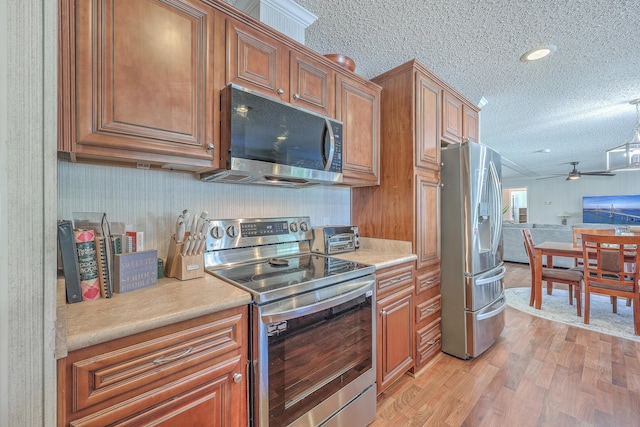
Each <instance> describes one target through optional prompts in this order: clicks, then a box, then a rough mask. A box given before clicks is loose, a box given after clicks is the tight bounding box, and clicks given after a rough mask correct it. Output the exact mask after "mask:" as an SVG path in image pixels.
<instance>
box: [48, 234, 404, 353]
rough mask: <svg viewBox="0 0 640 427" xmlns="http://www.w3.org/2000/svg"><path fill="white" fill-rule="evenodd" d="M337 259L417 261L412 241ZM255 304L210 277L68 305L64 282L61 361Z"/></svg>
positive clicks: (374, 243) (381, 263) (367, 245)
mask: <svg viewBox="0 0 640 427" xmlns="http://www.w3.org/2000/svg"><path fill="white" fill-rule="evenodd" d="M332 256H334V257H336V258H341V259H346V260H349V261H354V262H359V263H362V264H369V265H374V266H375V267H376V269H377V270H380V269H383V268H387V267H392V266H395V265H399V264H403V263H406V262H413V261H415V260H416V255H415V254H412V253H411V242H403V241H396V240H383V239H372V238H366V237H363V238H361V239H360V249H358V250H357V251H355V252H347V253H343V254H337V255H332ZM249 303H251V295H250V294H249V293H248V292H245V291H243V290H242V289H239V288H237V287H235V286H233V285H230V284H229V283H226V282H224V281H223V280H221V279H218V278H216V277H213V276H212V275H210V274H206V273H205V275H204V277H202V278H199V279H192V280H186V281H180V280H177V279H171V278H163V279H160V280H158V283H157V284H156V285H153V286H149V287H146V288H143V289H137V290H135V291H131V292H127V293H123V294H117V293H114V294H113V297H112V298H109V299H105V298H101V299H98V300H96V301H83V302H81V303H75V304H67V303H66V301H65V290H64V279H62V278H59V279H58V301H57V320H56V348H55V355H56V359H59V358H63V357H66V356H67V353H68V352H69V351H74V350H78V349H81V348H85V347H89V346H92V345H95V344H100V343H103V342H106V341H110V340H113V339H116V338H121V337H125V336H128V335H132V334H136V333H140V332H145V331H148V330H151V329H155V328H159V327H163V326H167V325H171V324H174V323H177V322H182V321H185V320H189V319H193V318H196V317H200V316H204V315H207V314H210V313H215V312H218V311H222V310H226V309H228V308H234V307H239V306H241V305H247V304H249Z"/></svg>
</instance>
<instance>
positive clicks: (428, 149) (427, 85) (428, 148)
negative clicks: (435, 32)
mask: <svg viewBox="0 0 640 427" xmlns="http://www.w3.org/2000/svg"><path fill="white" fill-rule="evenodd" d="M440 92H441V90H440V86H438V85H437V84H436V83H435V82H434V81H433V80H432V79H430V78H429V77H427V76H425V75H424V74H422V73H420V72H416V122H415V132H416V135H415V141H416V142H415V145H416V166H418V167H423V168H426V169H432V170H440V132H439V124H440Z"/></svg>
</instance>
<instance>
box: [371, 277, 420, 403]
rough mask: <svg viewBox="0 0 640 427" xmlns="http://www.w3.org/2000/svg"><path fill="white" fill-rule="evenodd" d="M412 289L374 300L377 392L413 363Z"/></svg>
mask: <svg viewBox="0 0 640 427" xmlns="http://www.w3.org/2000/svg"><path fill="white" fill-rule="evenodd" d="M412 299H413V289H412V288H407V289H405V290H403V291H401V292H398V293H396V294H393V295H391V296H389V297H387V298H384V299H382V300H380V301H378V303H377V304H378V326H377V327H378V349H377V371H378V372H377V383H378V394H380V393H381V392H382V391H383V390H384V389H385V388H386V387H388V386H389V384H391V383H393V382H394V381H395V380H396V379H398V378H399V377H400V376H401V375H402V374H404V373H405V372H406V371H407V370H409V369H410V368H411V367H412V366H413V339H414V338H413V314H412V312H413V305H412Z"/></svg>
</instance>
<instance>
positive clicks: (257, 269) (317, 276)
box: [208, 254, 375, 304]
mask: <svg viewBox="0 0 640 427" xmlns="http://www.w3.org/2000/svg"><path fill="white" fill-rule="evenodd" d="M208 271H209V273H211V274H213V275H215V276H218V277H219V278H221V279H223V280H225V281H227V282H229V283H231V284H233V285H235V286H238V287H240V288H242V289H244V290H245V291H247V292H249V293H251V295H252V297H253V300H254V302H256V303H257V304H262V303H266V302H271V301H275V300H278V299H281V298H286V297H289V296H293V295H297V294H300V293H304V292H308V291H312V290H315V289H319V288H323V287H325V286H330V285H333V284H336V283H340V282H343V281H346V280H351V279H355V278H358V277H362V276H366V275H368V274H374V273H375V267H373V266H370V265H365V264H360V263H357V262H352V261H346V260H342V259H338V258H333V257H327V256H323V255H317V254H301V255H295V256H289V257H282V258H268V259H263V260H260V261H256V262H250V263H246V264H240V265H234V266H231V267H227V268H221V269H215V270H211V269H210V270H208Z"/></svg>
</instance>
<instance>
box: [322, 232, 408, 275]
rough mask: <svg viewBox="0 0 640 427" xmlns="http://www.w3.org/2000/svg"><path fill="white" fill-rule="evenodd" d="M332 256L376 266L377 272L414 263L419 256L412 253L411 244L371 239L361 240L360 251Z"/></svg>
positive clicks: (364, 238) (362, 238)
mask: <svg viewBox="0 0 640 427" xmlns="http://www.w3.org/2000/svg"><path fill="white" fill-rule="evenodd" d="M331 256H332V257H335V258H340V259H346V260H348V261H354V262H359V263H361V264H370V265H374V266H375V267H376V270H381V269H383V268H388V267H393V266H395V265H399V264H404V263H406V262H413V261H415V260H416V259H417V256H416V255H415V254H413V253H411V242H404V241H400V240H386V239H373V238H369V237H361V238H360V249H358V250H357V251H355V252H345V253H342V254H335V255H331Z"/></svg>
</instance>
